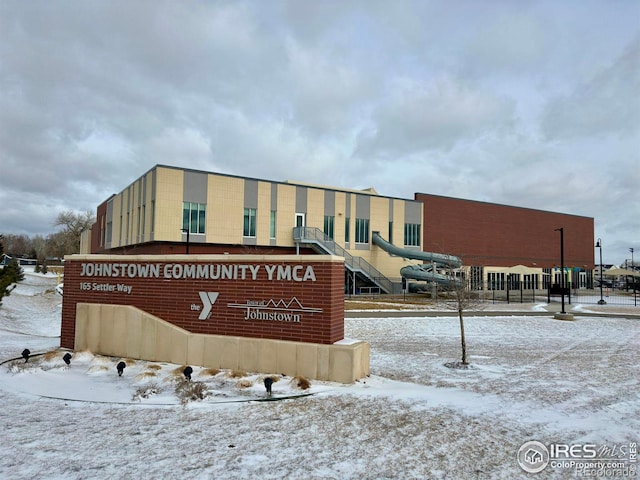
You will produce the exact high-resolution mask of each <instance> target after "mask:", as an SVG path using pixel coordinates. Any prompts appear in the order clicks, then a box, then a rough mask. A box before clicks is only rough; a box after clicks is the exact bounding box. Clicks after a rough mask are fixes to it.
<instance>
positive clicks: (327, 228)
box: [324, 215, 336, 239]
mask: <svg viewBox="0 0 640 480" xmlns="http://www.w3.org/2000/svg"><path fill="white" fill-rule="evenodd" d="M335 218H336V217H333V216H330V215H325V216H324V234H325V235H326V236H327V237H329V238H331V239H333V223H334V221H335Z"/></svg>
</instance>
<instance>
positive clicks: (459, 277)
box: [445, 267, 482, 368]
mask: <svg viewBox="0 0 640 480" xmlns="http://www.w3.org/2000/svg"><path fill="white" fill-rule="evenodd" d="M448 274H449V276H450V278H451V281H450V282H449V284H448V285H447V286H446V287H445V289H446V292H447V295H448V298H447V300H446V301H445V306H446V307H447V308H449V309H451V310H455V311H456V312H457V313H458V320H459V322H460V347H461V349H462V358H461V360H460V362H451V363H447V364H446V365H447V366H448V367H452V368H468V367H469V361H468V358H467V341H466V337H465V333H464V312H465V311H467V310H471V309H475V310H477V309H479V308H481V307H482V303H481V300H480V299H479V296H478V294H477V292H474V291H473V290H472V289H471V285H470V282H468V281H467V278H466V276H465V275H464V269H463V268H462V267H460V268H458V269H455V270H449V272H448Z"/></svg>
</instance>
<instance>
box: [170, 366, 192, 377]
mask: <svg viewBox="0 0 640 480" xmlns="http://www.w3.org/2000/svg"><path fill="white" fill-rule="evenodd" d="M187 366H188V365H181V366H179V367H176V368H174V369H173V370H171V374H172V375H176V376H180V377H181V376H183V375H184V369H185V368H187Z"/></svg>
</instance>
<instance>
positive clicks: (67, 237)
mask: <svg viewBox="0 0 640 480" xmlns="http://www.w3.org/2000/svg"><path fill="white" fill-rule="evenodd" d="M94 223H95V216H94V215H93V213H92V212H91V211H86V212H83V213H76V212H72V211H70V210H68V211H66V212H62V213H60V214H58V216H57V217H56V221H55V222H54V224H53V225H54V226H56V227H60V226H61V227H63V229H62V231H61V232H58V233H56V234H53V235H50V236H49V237H48V239H47V241H48V243H49V242H50V243H51V246H52V247H53V248H52V250H54V251H55V254H54V256H56V257H63V256H64V255H67V254H72V253H78V252H79V251H80V236H81V235H82V232H84V231H85V230H87V229H89V228H91V226H92V225H93V224H94Z"/></svg>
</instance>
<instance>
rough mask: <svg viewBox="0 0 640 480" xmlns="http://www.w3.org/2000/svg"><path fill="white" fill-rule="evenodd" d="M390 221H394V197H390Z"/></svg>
mask: <svg viewBox="0 0 640 480" xmlns="http://www.w3.org/2000/svg"><path fill="white" fill-rule="evenodd" d="M389 221H390V222H393V199H392V198H390V199H389Z"/></svg>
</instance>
